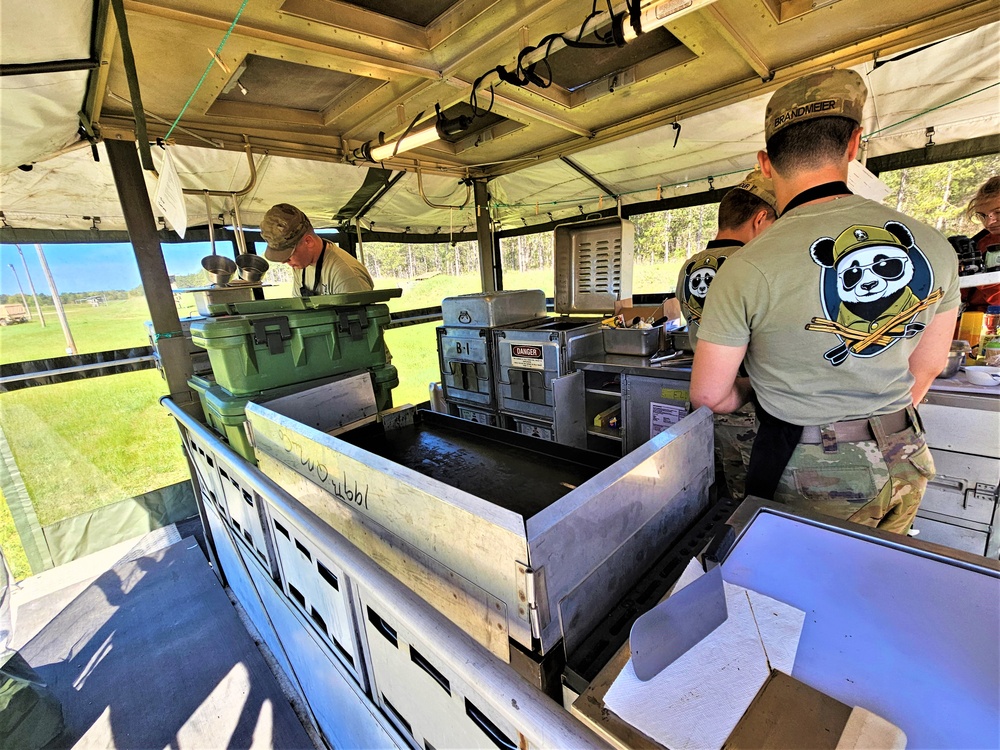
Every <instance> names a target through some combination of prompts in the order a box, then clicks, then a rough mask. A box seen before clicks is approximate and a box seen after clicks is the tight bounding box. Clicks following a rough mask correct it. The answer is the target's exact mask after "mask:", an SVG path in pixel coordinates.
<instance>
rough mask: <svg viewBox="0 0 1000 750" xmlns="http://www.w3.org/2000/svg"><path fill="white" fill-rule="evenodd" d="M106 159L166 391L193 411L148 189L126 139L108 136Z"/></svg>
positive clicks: (187, 361)
mask: <svg viewBox="0 0 1000 750" xmlns="http://www.w3.org/2000/svg"><path fill="white" fill-rule="evenodd" d="M104 146H105V148H106V149H107V151H108V161H109V162H110V164H111V172H112V174H113V175H114V180H115V189H116V190H117V191H118V201H119V202H120V203H121V206H122V213H123V214H124V215H125V226H126V227H128V234H129V238H130V240H131V242H132V249H133V250H134V251H135V260H136V263H137V264H138V266H139V277H140V278H141V279H142V289H143V291H144V292H145V294H146V303H147V304H148V305H149V314H150V317H151V318H152V321H153V331H154V337H155V338H156V339H157V340H156V341H155V342H154V343H155V344H156V349H157V351H158V352H159V355H160V362H161V363H162V365H163V374H164V377H165V378H166V380H167V391H168V392H169V395H170V398H171V399H173V401H174V402H175V403H177V404H178V405H181V406H182V408H184V409H185V410H188V409H190V410H191V413H192V414H196V413H197V410H198V409H199V408H200V407H199V404H198V401H197V400H194V401H192V400H191V399H192V396H193V395H194V392H193V391H192V390H191V389H190V388H188V385H187V381H188V378H190V377H191V374H192V367H191V355H190V354H189V353H188V344H187V340H186V339H185V338H184V336H183V335H181V322H180V318H179V317H178V316H177V307H176V305H175V304H174V291H173V289H171V288H170V277H169V276H168V275H167V264H166V261H164V259H163V250H162V249H161V248H160V239H159V237H158V236H157V234H156V220H155V219H154V218H153V212H152V210H151V209H150V205H149V193H148V192H147V190H146V182H145V180H144V179H143V175H142V168H141V166H140V164H139V155H138V153H137V152H136V146H135V144H134V143H132V142H131V141H116V140H107V141H105V142H104Z"/></svg>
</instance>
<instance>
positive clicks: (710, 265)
mask: <svg viewBox="0 0 1000 750" xmlns="http://www.w3.org/2000/svg"><path fill="white" fill-rule="evenodd" d="M725 262H726V256H725V255H718V256H715V255H705V256H703V257H701V258H695V259H694V260H692V261H691V262H690V263H688V265H687V268H685V269H684V307H685V310H684V312H685V313H686V316H687V318H688V320H695V321H697V320H700V319H701V313H702V311H703V310H704V309H705V297H707V296H708V288H709V287H710V286H712V281H713V280H714V279H715V274H716V273H717V272H718V270H719V269H720V268H722V264H723V263H725Z"/></svg>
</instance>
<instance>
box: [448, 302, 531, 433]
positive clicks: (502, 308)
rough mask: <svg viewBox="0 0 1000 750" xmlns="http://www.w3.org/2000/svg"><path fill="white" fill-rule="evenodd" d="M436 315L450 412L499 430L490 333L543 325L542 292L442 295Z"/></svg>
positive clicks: (493, 354)
mask: <svg viewBox="0 0 1000 750" xmlns="http://www.w3.org/2000/svg"><path fill="white" fill-rule="evenodd" d="M441 317H442V320H443V323H444V325H441V326H439V327H438V329H437V340H438V360H439V364H440V370H441V384H442V388H443V390H444V398H445V401H446V402H447V403H448V405H449V411H450V413H451V414H452V415H453V416H459V417H462V418H463V419H470V420H472V421H473V422H479V423H480V424H488V425H494V426H498V427H503V426H504V425H503V424H502V423H501V420H500V417H499V413H498V412H497V395H496V385H495V384H496V372H497V352H496V338H495V336H494V332H495V331H496V330H497V329H498V328H501V327H504V328H523V327H527V326H530V325H534V324H537V323H541V322H544V321H545V319H546V318H545V292H543V291H542V290H541V289H531V290H523V291H498V292H486V293H482V294H463V295H459V296H457V297H447V298H445V299H444V300H442V302H441Z"/></svg>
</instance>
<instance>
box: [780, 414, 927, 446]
mask: <svg viewBox="0 0 1000 750" xmlns="http://www.w3.org/2000/svg"><path fill="white" fill-rule="evenodd" d="M911 408H912V407H911ZM909 411H910V410H909V409H900V410H899V411H896V412H893V413H892V414H883V415H882V416H880V417H872V418H871V419H852V420H849V421H846V422H833V423H832V424H828V425H823V426H808V427H803V428H802V436H801V437H800V438H799V442H800V443H806V444H807V445H822V444H823V431H824V429H825V430H827V432H828V434H829V435H831V436H835V437H836V439H837V441H838V442H841V443H857V442H860V441H862V440H874V439H875V437H876V436H875V433H874V432H873V431H872V420H874V419H878V420H879V421H880V422H881V423H882V432H883V433H884V434H886V435H894V434H895V433H897V432H902V431H903V430H905V429H906V428H907V427H909V426H911V425H913V426H916V420H915V419H913V418H912V417H911V416H910V415H909Z"/></svg>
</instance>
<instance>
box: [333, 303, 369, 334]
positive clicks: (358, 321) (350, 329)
mask: <svg viewBox="0 0 1000 750" xmlns="http://www.w3.org/2000/svg"><path fill="white" fill-rule="evenodd" d="M354 314H355V315H357V316H358V317H355V318H352V317H351V313H350V312H348V311H347V310H341V311H340V322H339V323H338V324H337V333H349V334H350V336H351V341H360V340H361V339H363V338H364V336H365V328H367V327H368V317H367V316H366V315H365V314H364V311H363V310H362V312H361V315H358V313H356V312H355V313H354Z"/></svg>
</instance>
